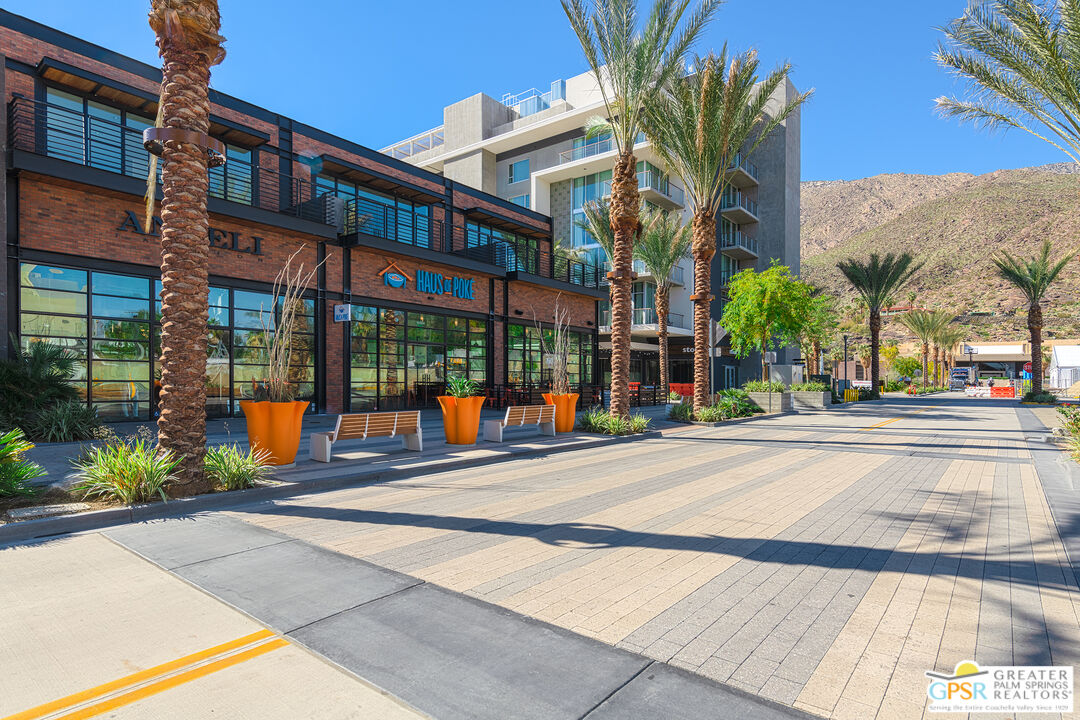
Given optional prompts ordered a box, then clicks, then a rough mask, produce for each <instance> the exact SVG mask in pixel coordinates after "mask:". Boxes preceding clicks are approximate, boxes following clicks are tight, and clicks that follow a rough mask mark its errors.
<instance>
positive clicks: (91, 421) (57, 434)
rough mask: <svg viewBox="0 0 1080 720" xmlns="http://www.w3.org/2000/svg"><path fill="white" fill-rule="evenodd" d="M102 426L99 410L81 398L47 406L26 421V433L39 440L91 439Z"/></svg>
mask: <svg viewBox="0 0 1080 720" xmlns="http://www.w3.org/2000/svg"><path fill="white" fill-rule="evenodd" d="M100 426H101V420H99V419H98V416H97V411H96V410H94V409H93V408H91V407H90V406H89V405H87V404H86V403H84V402H80V401H79V400H62V401H60V402H58V403H55V404H53V405H49V406H46V407H44V408H42V409H41V410H39V411H37V412H36V413H35V414H34V415H33V417H31V418H29V419H28V420H27V421H26V423H25V427H26V434H27V435H29V436H30V437H32V438H33V439H34V440H37V441H39V442H75V441H78V440H89V439H90V438H92V437H94V433H95V431H96V430H97V428H99V427H100Z"/></svg>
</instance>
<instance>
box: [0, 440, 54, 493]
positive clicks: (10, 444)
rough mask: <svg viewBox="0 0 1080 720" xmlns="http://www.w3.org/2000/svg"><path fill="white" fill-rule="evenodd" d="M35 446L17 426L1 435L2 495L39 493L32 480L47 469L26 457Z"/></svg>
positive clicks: (0, 481)
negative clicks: (31, 482)
mask: <svg viewBox="0 0 1080 720" xmlns="http://www.w3.org/2000/svg"><path fill="white" fill-rule="evenodd" d="M33 447H34V444H33V443H32V442H30V441H28V440H27V439H26V437H25V436H24V435H23V432H22V430H19V429H17V428H16V429H14V430H8V431H7V432H6V433H4V434H3V435H0V497H16V496H20V495H21V496H30V495H36V494H37V488H35V487H34V486H33V485H31V484H30V481H31V480H33V479H34V478H39V477H41V476H42V475H44V474H45V469H44V468H43V467H41V466H40V465H38V464H37V463H35V462H30V461H29V460H27V459H26V458H25V457H24V456H25V455H26V453H27V451H29V450H32V449H33Z"/></svg>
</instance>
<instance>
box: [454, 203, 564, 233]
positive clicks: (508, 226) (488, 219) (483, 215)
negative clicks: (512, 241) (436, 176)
mask: <svg viewBox="0 0 1080 720" xmlns="http://www.w3.org/2000/svg"><path fill="white" fill-rule="evenodd" d="M465 217H467V218H468V219H470V220H473V221H475V222H478V223H483V224H484V225H488V226H490V227H493V228H495V229H496V230H505V231H506V232H511V233H515V234H517V235H525V236H527V237H534V238H539V239H541V240H545V239H547V238H550V237H551V231H550V230H544V229H542V228H538V227H536V226H534V225H529V224H528V223H524V222H518V221H516V220H513V219H511V218H508V217H503V216H501V215H495V214H493V213H491V212H490V211H488V210H486V209H483V208H475V207H474V208H466V209H465Z"/></svg>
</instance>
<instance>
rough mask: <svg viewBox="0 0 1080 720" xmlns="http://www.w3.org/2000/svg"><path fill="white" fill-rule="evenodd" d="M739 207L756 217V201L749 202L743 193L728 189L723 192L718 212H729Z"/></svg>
mask: <svg viewBox="0 0 1080 720" xmlns="http://www.w3.org/2000/svg"><path fill="white" fill-rule="evenodd" d="M737 207H740V208H742V209H744V210H746V211H747V212H748V213H750V214H751V215H757V201H756V200H751V199H750V198H748V197H746V194H745V193H742V192H740V191H739V190H735V189H734V188H728V189H727V190H725V191H724V195H723V197H722V198H721V201H720V211H721V212H723V211H724V210H731V209H734V208H737Z"/></svg>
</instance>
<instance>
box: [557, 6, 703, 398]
mask: <svg viewBox="0 0 1080 720" xmlns="http://www.w3.org/2000/svg"><path fill="white" fill-rule="evenodd" d="M688 5H689V0H655V3H654V5H653V8H652V12H650V14H649V17H648V19H647V20H646V21H645V25H644V27H643V28H642V30H641V31H640V32H639V31H638V27H637V26H638V12H637V0H594V2H593V7H592V9H591V11H590V10H589V9H587V8H586V5H585V0H562V7H563V10H564V11H565V12H566V17H567V18H569V20H570V25H571V26H572V27H573V29H574V33H575V34H576V35H577V38H578V42H580V43H581V49H582V51H583V52H584V54H585V59H586V60H587V61H588V63H589V67H590V69H591V70H592V72H593V75H594V76H595V77H596V79H597V85H598V86H599V89H600V94H601V97H602V98H603V100H604V109H605V111H606V116H607V119H604V118H592V119H591V120H590V121H589V124H588V126H587V133H588V134H589V135H590V136H595V135H597V134H600V133H610V134H611V138H612V141H613V142H614V144H615V150H616V153H617V157H616V160H615V168H614V169H613V170H612V173H611V205H610V210H611V229H612V233H613V235H614V242H613V243H612V251H613V252H612V253H611V255H610V256H609V258H610V260H611V266H612V271H611V272H610V273H608V277H609V278H610V280H611V414H612V415H615V416H622V417H627V416H629V414H630V325H631V323H632V322H633V317H632V315H633V312H632V307H633V306H632V298H631V285H632V283H633V242H634V237H635V236H636V235H637V234H638V233H639V232H640V230H641V224H640V222H639V219H638V211H639V208H640V205H641V203H640V198H639V197H638V179H637V159H636V158H635V157H634V145H635V143H636V142H637V138H638V134H639V133H640V132H641V130H642V123H643V114H644V111H645V106H646V105H647V104H648V103H649V102H651V101H652V100H653V99H654V98H655V97H656V96H657V95H659V94H660V93H661V92H662V89H663V88H664V87H665V86H666V85H668V83H669V81H671V80H672V79H674V78H675V77H677V76H678V75H679V74H681V73H682V70H683V63H684V61H685V59H686V54H687V52H688V51H689V49H690V46H691V45H692V44H693V43H694V40H695V39H696V38H697V36H698V34H699V33H700V32H701V30H702V28H704V27H705V25H706V24H707V23H708V21H709V19H710V17H711V16H712V14H713V12H714V11H715V10H716V8H717V7H718V6H719V0H700V5H699V6H698V9H697V10H696V12H694V13H693V14H692V15H690V16H689V18H688V20H687V21H686V23H685V24H684V26H683V28H682V30H681V31H680V30H679V26H680V23H681V20H682V17H683V15H684V13H685V12H686V8H687V6H688Z"/></svg>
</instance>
